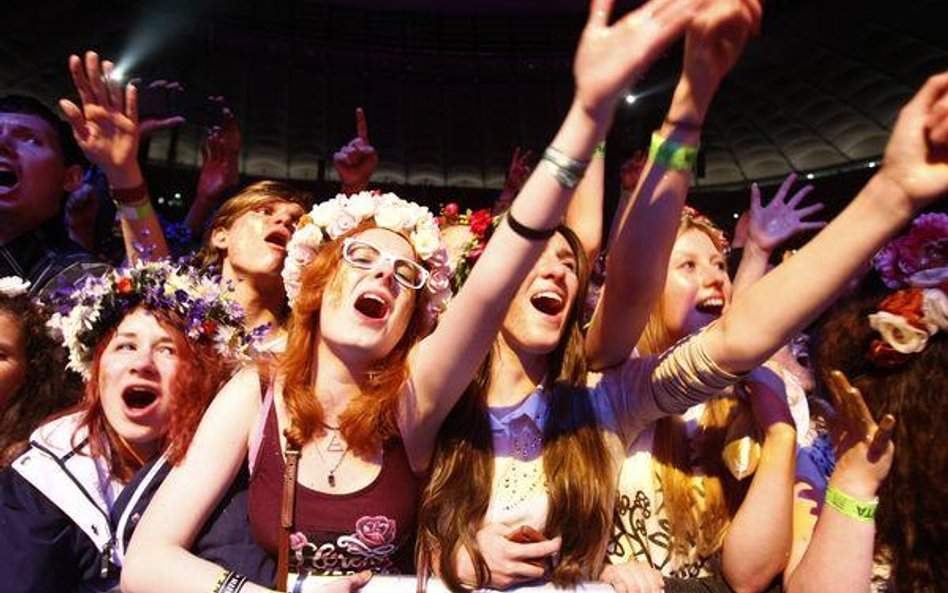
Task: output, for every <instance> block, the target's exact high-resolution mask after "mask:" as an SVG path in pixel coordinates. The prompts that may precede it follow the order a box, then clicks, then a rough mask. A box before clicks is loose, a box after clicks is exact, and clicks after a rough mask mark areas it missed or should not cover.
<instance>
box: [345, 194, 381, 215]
mask: <svg viewBox="0 0 948 593" xmlns="http://www.w3.org/2000/svg"><path fill="white" fill-rule="evenodd" d="M375 201H376V200H375V196H374V195H372V193H370V192H367V191H364V192H359V193H357V194H355V195H352V196H349V203H348V204H346V211H347V212H348V213H349V214H351V215H352V216H353V217H355V219H356V220H358V221H360V222H361V221H363V220H366V219H367V218H371V217H372V215H374V214H375Z"/></svg>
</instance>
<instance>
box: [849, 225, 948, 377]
mask: <svg viewBox="0 0 948 593" xmlns="http://www.w3.org/2000/svg"><path fill="white" fill-rule="evenodd" d="M872 263H873V265H874V266H875V268H876V270H877V271H878V272H879V275H880V276H881V277H882V280H883V282H885V284H886V286H888V287H889V288H898V289H900V290H898V291H896V292H894V293H892V294H891V295H889V296H888V297H886V298H885V299H883V300H882V302H881V303H879V311H877V312H876V313H873V314H871V315H869V326H870V327H871V328H872V329H874V330H876V331H877V332H879V334H880V335H881V338H878V339H876V340H873V342H872V345H871V346H870V350H869V355H868V358H869V360H870V361H872V362H873V363H875V364H876V365H878V366H881V367H886V368H892V367H896V366H899V365H901V364H904V363H905V362H907V361H908V360H909V359H910V358H911V357H912V355H915V354H918V353H919V352H921V351H922V350H924V349H925V346H926V345H927V344H928V339H929V338H931V337H932V336H934V335H935V334H937V333H938V332H939V331H948V296H946V295H948V215H946V214H941V213H931V214H923V215H921V216H919V217H918V218H916V219H915V220H914V221H913V222H912V226H911V228H910V230H909V232H908V234H906V235H905V236H902V237H899V238H897V239H895V240H893V241H891V242H890V243H889V244H888V245H886V246H885V247H884V248H882V249H881V250H880V251H879V253H877V254H876V256H875V258H873V262H872Z"/></svg>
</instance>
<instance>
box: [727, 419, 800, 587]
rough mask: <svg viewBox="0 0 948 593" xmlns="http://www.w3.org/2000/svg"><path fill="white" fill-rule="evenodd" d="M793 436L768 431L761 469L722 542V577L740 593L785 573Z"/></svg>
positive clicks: (778, 428) (781, 429) (786, 428)
mask: <svg viewBox="0 0 948 593" xmlns="http://www.w3.org/2000/svg"><path fill="white" fill-rule="evenodd" d="M795 448H796V431H795V430H794V429H793V428H792V426H790V425H787V424H784V423H779V424H775V425H772V426H771V427H770V428H768V430H767V432H766V435H765V439H764V443H763V445H762V447H761V457H760V463H759V464H758V466H757V471H756V472H755V473H754V478H753V481H752V482H751V485H750V488H749V489H748V491H747V496H746V497H745V498H744V501H743V502H742V503H741V506H740V508H739V509H738V511H737V513H736V514H735V515H734V519H733V521H732V522H731V526H730V529H729V530H728V534H727V537H726V538H725V540H724V547H723V550H722V558H721V565H722V573H723V575H724V578H725V579H726V580H727V582H728V583H729V584H730V585H731V587H732V588H733V589H734V590H735V591H736V592H738V593H756V592H758V591H763V590H764V589H765V588H766V587H767V585H769V584H770V583H771V581H773V579H774V578H775V577H776V576H777V575H778V574H779V573H780V572H781V571H782V570H783V569H784V567H785V566H786V564H787V559H788V557H789V554H790V544H791V536H792V517H793V482H794V465H795V463H794V457H795Z"/></svg>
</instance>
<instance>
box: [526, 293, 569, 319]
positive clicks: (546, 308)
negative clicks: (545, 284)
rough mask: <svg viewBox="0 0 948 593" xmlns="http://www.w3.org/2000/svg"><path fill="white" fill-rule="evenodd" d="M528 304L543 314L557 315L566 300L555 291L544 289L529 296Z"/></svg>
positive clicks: (564, 305)
mask: <svg viewBox="0 0 948 593" xmlns="http://www.w3.org/2000/svg"><path fill="white" fill-rule="evenodd" d="M530 304H531V305H533V308H534V309H536V310H537V311H539V312H540V313H543V314H544V315H558V314H559V313H560V312H561V311H562V310H563V309H564V308H565V307H566V300H565V299H563V297H562V296H561V295H559V294H557V293H555V292H551V291H545V292H540V293H537V294H535V295H533V296H532V297H530Z"/></svg>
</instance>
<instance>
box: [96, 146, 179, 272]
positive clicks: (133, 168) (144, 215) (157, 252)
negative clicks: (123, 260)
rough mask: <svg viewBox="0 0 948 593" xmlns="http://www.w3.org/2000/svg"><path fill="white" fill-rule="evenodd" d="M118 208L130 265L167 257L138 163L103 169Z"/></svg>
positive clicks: (164, 243) (156, 218) (159, 226)
mask: <svg viewBox="0 0 948 593" xmlns="http://www.w3.org/2000/svg"><path fill="white" fill-rule="evenodd" d="M105 175H106V178H107V179H108V180H109V185H110V186H111V187H112V197H113V198H114V199H115V201H116V204H117V206H118V214H119V219H120V221H121V223H120V225H121V228H122V240H123V242H124V243H125V255H126V257H127V258H128V261H129V262H130V263H132V264H134V263H137V262H138V261H140V260H144V261H153V260H156V259H159V258H162V257H167V256H168V253H169V250H168V244H167V242H166V241H165V234H164V231H163V230H162V229H161V222H160V221H159V220H158V215H157V214H156V213H155V209H154V208H153V207H152V204H151V201H150V200H151V198H150V196H149V195H148V188H147V186H146V185H145V179H144V177H143V176H142V174H141V169H139V168H138V164H137V163H134V164H131V165H128V166H125V167H112V168H105Z"/></svg>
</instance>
